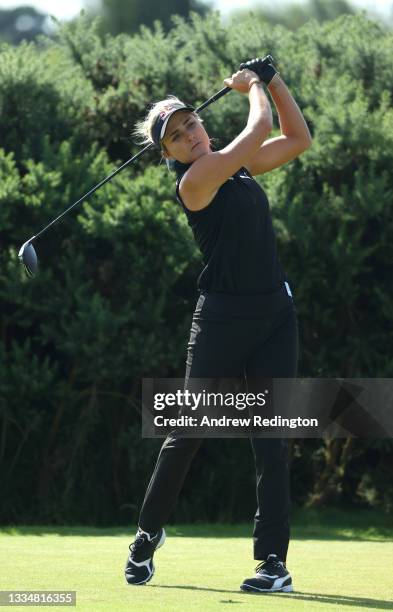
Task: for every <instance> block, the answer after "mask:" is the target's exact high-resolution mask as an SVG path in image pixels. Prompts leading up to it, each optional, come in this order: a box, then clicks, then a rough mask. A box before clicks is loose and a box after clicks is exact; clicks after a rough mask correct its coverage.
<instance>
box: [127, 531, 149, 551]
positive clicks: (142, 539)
mask: <svg viewBox="0 0 393 612" xmlns="http://www.w3.org/2000/svg"><path fill="white" fill-rule="evenodd" d="M146 539H147V536H146V535H145V534H144V533H141V534H140V535H138V536H137V537H136V538H135V541H134V542H133V543H132V544H130V545H129V549H130V551H131V552H132V551H133V550H135V548H139V547H140V546H143V544H144V543H145V542H146Z"/></svg>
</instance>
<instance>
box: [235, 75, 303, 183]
mask: <svg viewBox="0 0 393 612" xmlns="http://www.w3.org/2000/svg"><path fill="white" fill-rule="evenodd" d="M268 90H269V92H270V95H271V97H272V99H273V102H274V104H275V107H276V109H277V113H278V118H279V122H280V129H281V136H277V137H275V138H270V139H269V140H265V142H264V143H263V144H262V146H261V147H260V149H258V151H257V153H256V154H254V155H253V156H252V158H251V159H250V160H247V163H246V164H245V166H246V168H247V170H248V171H249V172H250V174H252V175H256V174H263V173H264V172H268V171H269V170H274V168H278V167H279V166H282V165H283V164H286V163H287V162H289V161H291V160H292V159H295V157H298V156H299V155H300V154H301V153H303V151H305V150H306V149H308V148H309V147H310V146H311V142H312V140H311V135H310V132H309V129H308V127H307V123H306V122H305V120H304V117H303V115H302V112H301V110H300V108H299V107H298V105H297V104H296V102H295V100H294V98H293V97H292V95H291V92H290V91H289V89H288V87H287V86H286V85H285V83H284V81H283V80H282V78H281V77H280V76H279V75H278V74H276V75H275V76H274V77H273V79H272V80H271V81H270V83H269V85H268Z"/></svg>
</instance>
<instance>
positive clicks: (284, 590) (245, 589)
mask: <svg viewBox="0 0 393 612" xmlns="http://www.w3.org/2000/svg"><path fill="white" fill-rule="evenodd" d="M240 590H241V591H243V592H244V593H280V592H281V593H293V585H292V584H287V585H286V586H283V587H279V588H278V589H258V588H257V587H253V586H249V585H243V584H242V585H241V587H240Z"/></svg>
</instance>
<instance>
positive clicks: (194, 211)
mask: <svg viewBox="0 0 393 612" xmlns="http://www.w3.org/2000/svg"><path fill="white" fill-rule="evenodd" d="M258 72H259V75H260V76H258V74H257V73H256V72H254V71H253V70H250V69H248V68H246V69H243V70H241V71H239V72H236V73H235V74H233V75H232V77H230V78H227V79H225V81H224V83H225V84H226V85H227V86H229V87H231V88H232V89H235V90H236V91H238V92H240V93H241V94H244V95H247V96H248V99H249V114H248V120H247V124H246V126H245V128H244V129H243V131H242V132H241V133H240V134H239V135H238V136H236V138H235V139H234V140H233V141H232V142H231V143H230V144H229V145H228V146H226V147H225V148H223V149H221V150H219V151H212V148H211V144H210V139H209V135H208V134H207V132H206V130H205V128H204V126H203V124H202V122H201V120H200V119H199V117H198V115H196V114H195V113H194V112H193V108H192V107H190V106H188V105H186V104H184V103H182V102H181V101H180V100H178V99H177V98H175V97H173V96H172V97H170V98H168V99H166V100H162V101H160V102H157V103H156V104H154V105H153V106H152V108H151V109H150V111H149V113H148V115H147V117H146V119H145V121H143V122H140V123H139V124H138V125H137V127H136V133H137V134H139V135H142V136H144V140H145V142H154V143H155V144H156V145H158V146H160V147H161V149H162V153H163V155H164V157H165V158H166V159H167V160H172V163H174V166H175V169H176V172H177V182H176V196H177V199H178V201H179V203H180V204H181V205H182V207H183V209H184V212H185V214H186V215H187V218H188V222H189V224H190V226H191V228H192V231H193V234H194V237H195V240H196V242H197V244H198V246H199V248H200V250H201V252H202V255H203V259H204V264H205V267H204V268H203V271H202V273H201V274H200V276H199V279H198V289H199V291H200V297H199V300H198V302H197V306H196V309H195V312H194V317H193V322H192V326H191V335H190V340H189V344H188V354H187V366H186V381H187V380H189V379H190V378H191V379H192V378H220V377H221V378H230V377H243V378H244V377H245V378H246V379H249V378H250V379H256V378H261V377H264V378H275V377H277V378H292V377H295V376H296V373H297V356H298V336H297V321H296V312H295V309H294V305H293V301H292V297H291V292H290V289H289V286H288V284H287V283H286V280H285V275H284V273H283V270H282V268H281V266H280V263H279V260H278V256H277V249H276V241H275V235H274V231H273V227H272V222H271V217H270V212H269V204H268V200H267V197H266V194H265V192H264V191H263V189H262V188H261V187H260V186H259V185H258V184H257V182H256V181H255V180H254V179H253V178H252V177H253V176H255V175H258V174H263V173H265V172H268V171H270V170H273V169H274V168H277V167H278V166H281V165H282V164H285V163H287V162H288V161H290V160H292V159H294V158H295V157H297V156H298V155H300V154H301V153H302V152H303V151H305V150H306V149H307V148H308V147H309V146H310V144H311V137H310V133H309V130H308V128H307V125H306V122H305V120H304V118H303V116H302V113H301V111H300V110H299V108H298V106H297V104H296V102H295V100H294V99H293V97H292V96H291V94H290V92H289V90H288V88H287V87H286V85H285V83H284V81H283V80H282V78H281V77H280V76H279V74H278V73H277V72H276V70H275V68H274V67H273V66H272V65H271V64H269V65H268V66H266V69H265V70H264V71H260V70H259V71H258ZM264 87H266V88H267V89H268V91H269V93H270V95H271V97H272V99H273V102H274V104H275V106H276V109H277V112H278V116H279V120H280V128H281V135H280V136H278V137H276V138H270V139H267V137H268V135H269V132H270V131H271V130H272V111H271V108H270V104H269V101H268V98H267V96H266V94H265V91H264ZM200 444H201V439H199V438H198V439H196V438H186V437H181V436H180V435H179V434H178V433H177V432H176V431H174V432H172V433H171V434H170V435H169V436H168V437H167V438H166V440H165V442H164V443H163V446H162V448H161V451H160V454H159V456H158V460H157V464H156V467H155V469H154V472H153V475H152V478H151V480H150V483H149V485H148V488H147V491H146V495H145V499H144V502H143V505H142V509H141V512H140V517H139V528H138V531H137V534H136V539H135V541H134V543H133V544H132V545H130V554H129V558H128V560H127V564H126V569H125V576H126V580H127V582H128V583H129V584H134V585H137V584H144V583H146V582H148V581H149V580H150V579H151V577H152V576H153V573H154V565H153V555H154V552H155V550H156V549H157V548H159V547H160V546H162V544H163V543H164V541H165V531H164V525H165V523H166V522H167V520H168V518H169V516H170V514H171V512H172V510H173V508H174V506H175V503H176V500H177V497H178V495H179V492H180V490H181V487H182V484H183V481H184V478H185V476H186V474H187V472H188V469H189V466H190V463H191V461H192V458H193V457H194V455H195V453H196V451H197V450H198V448H199V446H200ZM251 445H252V450H253V454H254V458H255V466H256V481H257V502H258V508H257V511H256V514H255V524H254V532H253V540H254V559H257V560H259V561H261V563H259V565H258V566H257V568H256V574H255V576H253V577H252V578H247V579H246V580H244V582H243V584H242V585H241V587H240V588H241V589H242V590H243V591H255V592H272V591H285V592H289V591H292V590H293V586H292V579H291V576H290V574H289V572H288V570H287V568H286V556H287V550H288V543H289V509H290V498H289V469H288V457H287V442H286V440H283V439H278V438H259V437H255V438H254V437H253V438H251Z"/></svg>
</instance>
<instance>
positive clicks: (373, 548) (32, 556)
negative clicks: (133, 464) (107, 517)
mask: <svg viewBox="0 0 393 612" xmlns="http://www.w3.org/2000/svg"><path fill="white" fill-rule="evenodd" d="M350 521H351V515H332V514H328V515H325V520H324V515H319V517H318V518H317V516H316V515H314V514H310V513H303V514H302V515H300V516H298V517H297V518H296V521H295V526H294V529H293V535H294V537H293V540H292V542H291V546H290V555H289V558H288V568H289V569H290V571H291V573H292V577H293V581H294V587H295V591H296V592H295V593H293V594H275V595H249V594H245V593H242V592H240V591H239V585H240V583H241V582H242V579H243V578H245V577H247V576H251V575H252V574H253V570H254V566H255V562H254V561H253V559H252V554H251V551H252V549H251V538H250V537H249V533H250V526H249V525H246V526H245V525H235V526H228V525H220V526H218V527H217V526H212V525H196V526H178V527H170V528H169V529H168V536H169V537H168V539H167V541H166V543H165V545H164V547H163V548H162V549H161V550H159V551H158V552H157V555H156V557H155V559H156V574H155V576H154V578H153V580H152V581H151V582H150V583H149V584H148V585H146V586H142V587H131V586H128V585H127V584H126V583H125V581H124V576H123V566H124V562H125V558H126V555H127V547H128V544H129V542H130V541H131V540H132V539H133V531H132V530H130V534H129V535H128V533H127V530H126V529H92V528H82V527H81V528H74V527H70V528H67V527H60V528H54V527H48V528H45V527H40V528H39V527H31V528H29V527H25V528H21V527H18V528H10V527H4V528H2V529H1V531H0V567H1V577H0V588H1V589H2V590H28V589H31V590H73V591H76V592H77V608H78V609H81V610H110V611H112V610H138V611H140V610H141V611H144V610H148V611H152V612H153V611H155V610H170V611H171V612H173V611H177V610H178V611H182V612H188V611H189V610H201V609H202V610H204V611H205V610H206V611H207V610H237V609H238V610H244V611H247V610H260V609H262V608H263V609H273V610H281V611H286V610H311V611H313V612H314V611H315V612H318V611H319V610H321V611H322V610H329V611H333V610H348V612H350V611H353V610H356V609H361V608H363V609H369V610H392V609H393V601H392V600H393V578H392V577H393V531H392V530H391V528H390V526H389V524H388V522H387V519H386V518H385V519H384V518H383V517H381V519H380V520H378V517H377V515H375V514H373V513H367V514H363V515H362V516H359V514H356V513H354V515H353V520H352V526H351V525H350ZM340 525H341V526H340ZM13 609H21V610H25V609H26V608H15V607H13ZM36 609H37V608H36ZM57 609H58V608H57Z"/></svg>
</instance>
